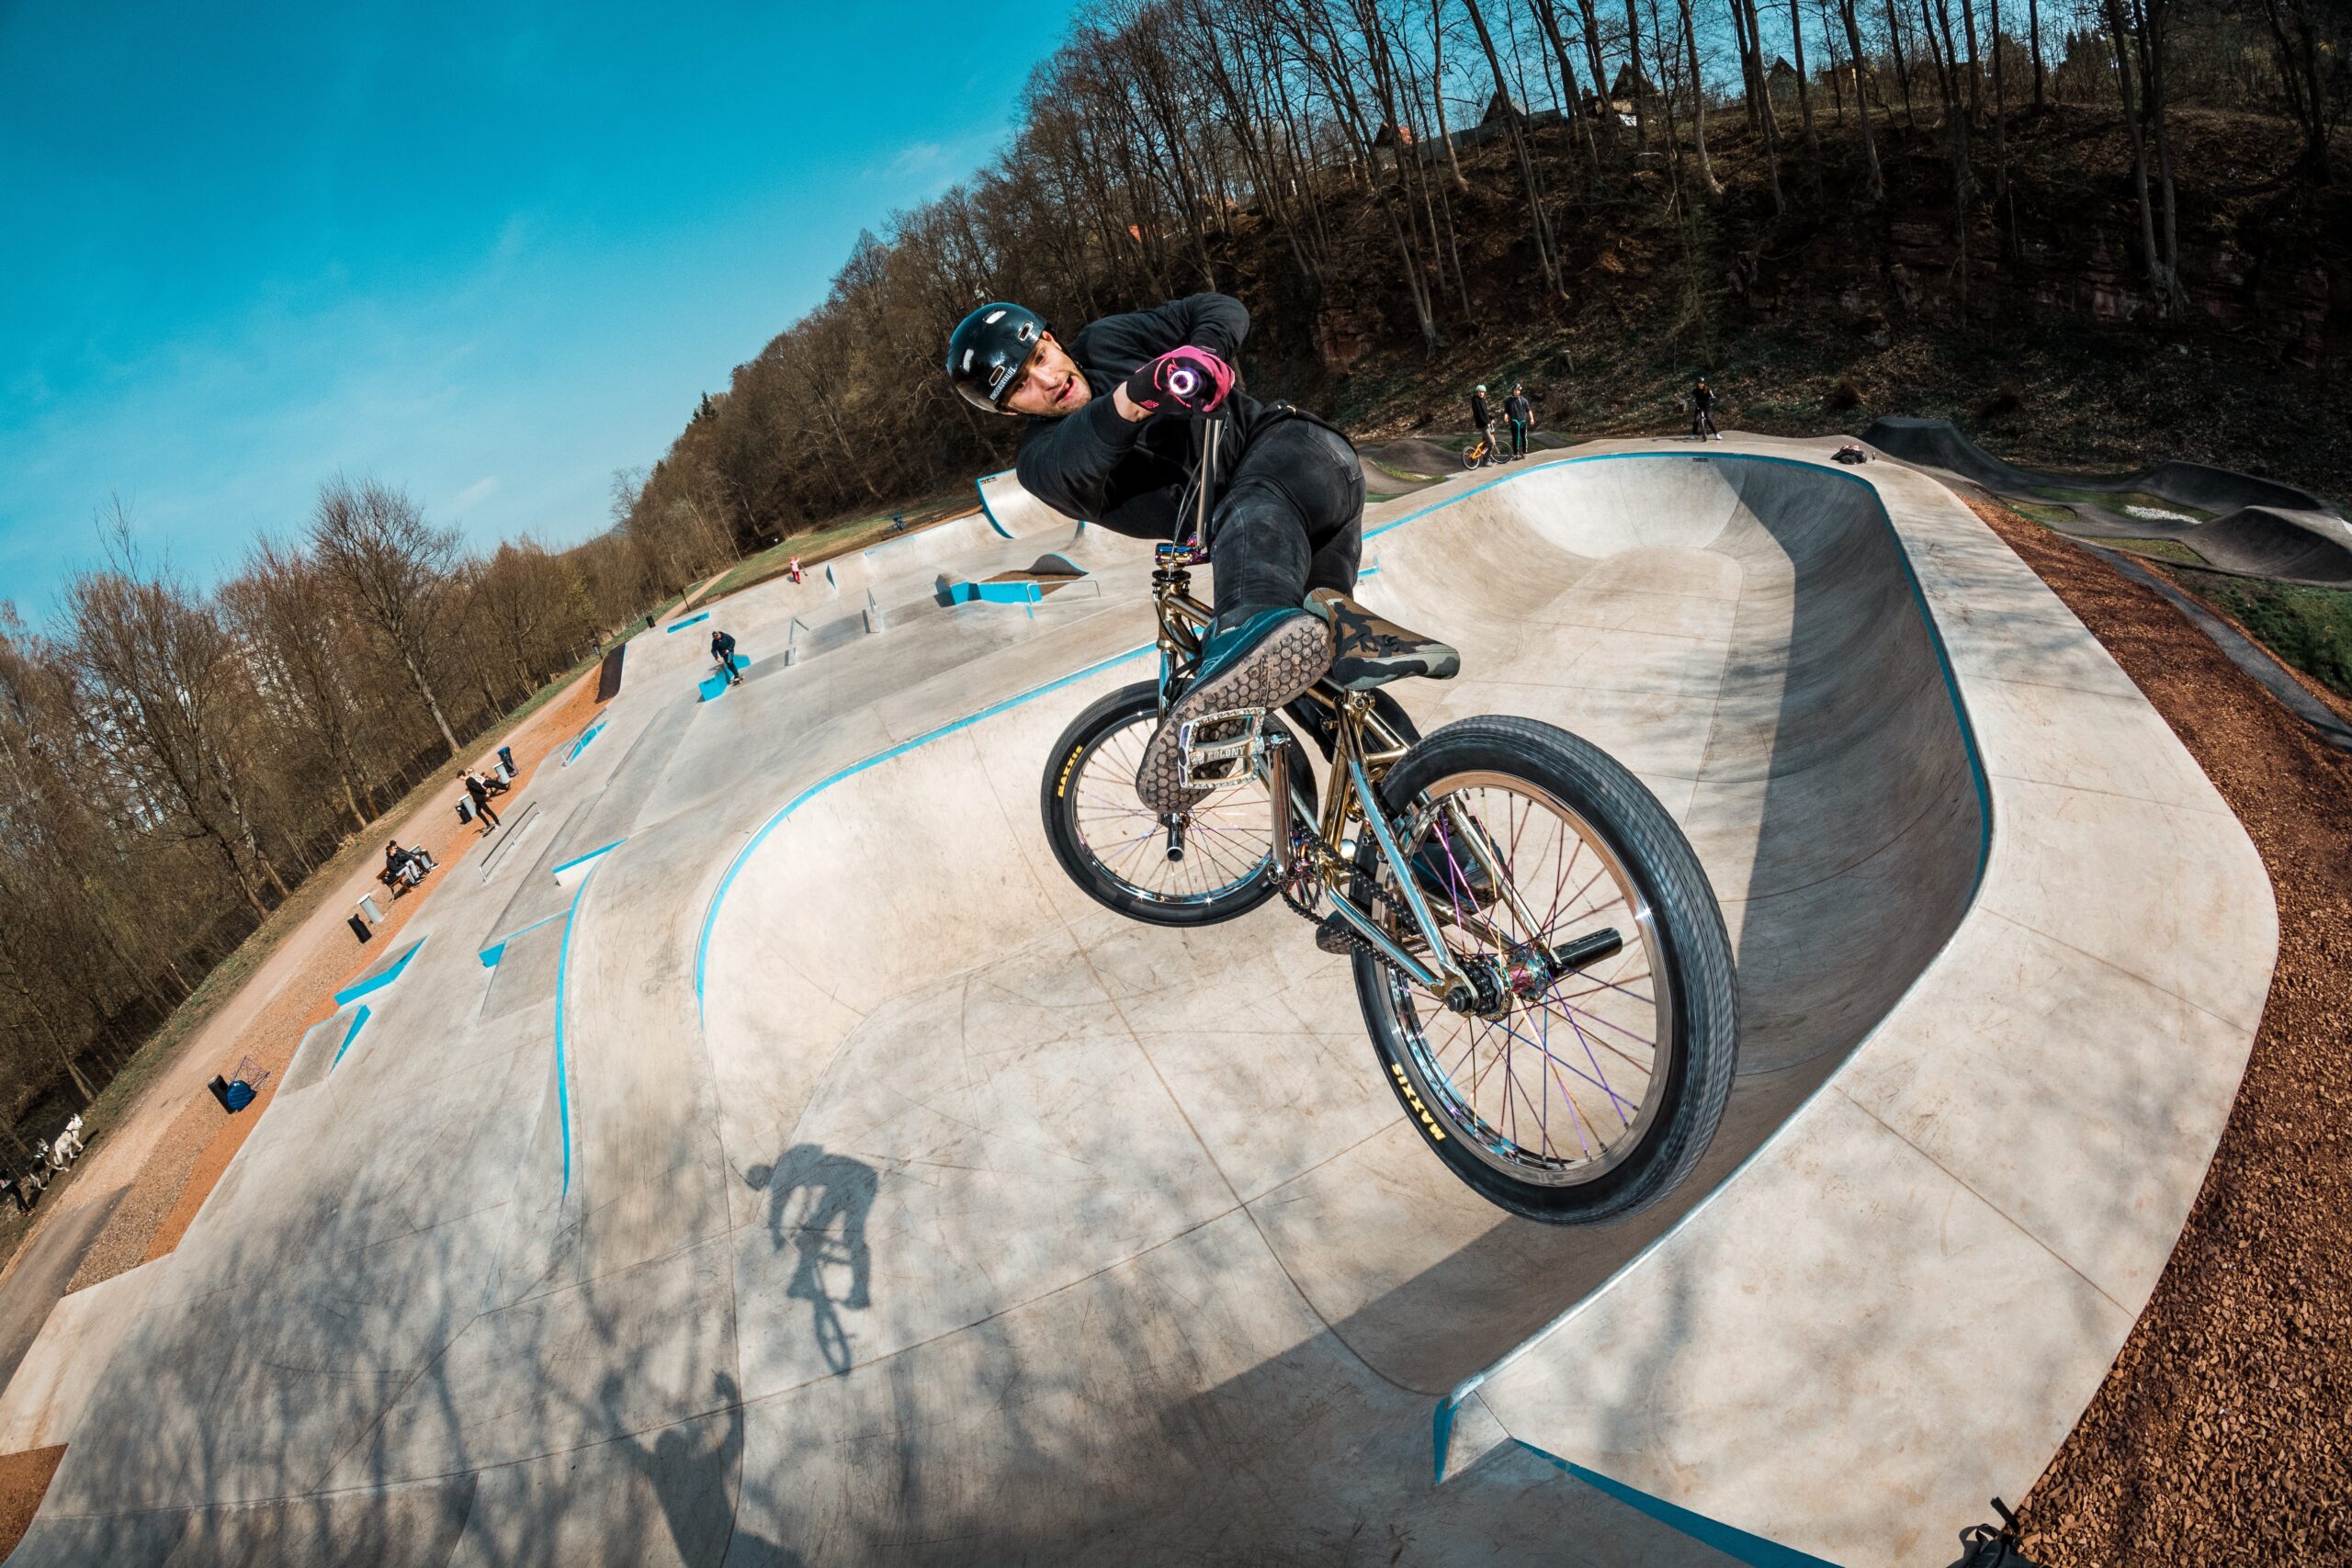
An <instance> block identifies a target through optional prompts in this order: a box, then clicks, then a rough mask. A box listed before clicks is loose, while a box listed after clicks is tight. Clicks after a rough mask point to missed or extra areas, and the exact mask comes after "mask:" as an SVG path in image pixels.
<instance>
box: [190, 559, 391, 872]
mask: <svg viewBox="0 0 2352 1568" xmlns="http://www.w3.org/2000/svg"><path fill="white" fill-rule="evenodd" d="M219 597H220V604H221V607H222V608H223V609H224V610H225V611H226V612H227V613H228V615H229V616H230V617H231V619H232V622H233V623H234V624H235V626H237V628H238V630H239V631H240V632H242V633H243V636H244V638H245V641H246V646H247V647H248V648H249V649H251V650H252V651H253V653H254V657H255V659H256V660H257V661H260V662H262V663H264V664H266V666H267V667H268V668H269V669H270V671H272V673H273V675H274V676H275V678H276V683H277V685H278V686H279V687H281V688H282V690H283V691H284V693H285V695H286V699H287V706H288V709H289V710H290V711H291V713H292V714H293V715H294V717H295V720H296V722H297V724H298V725H299V726H300V728H301V729H303V730H304V731H306V732H307V733H308V735H309V737H310V738H311V740H312V741H313V742H314V743H315V744H316V745H317V747H318V748H319V750H321V751H322V753H323V754H324V755H325V756H326V758H327V760H328V761H329V762H330V763H331V764H332V765H333V767H334V772H335V780H336V783H337V784H340V785H341V787H342V794H343V803H344V808H345V810H346V811H348V812H349V813H350V814H351V820H352V822H353V824H354V825H355V826H356V827H360V828H365V827H366V826H368V821H369V820H370V818H371V817H372V815H373V812H374V801H373V799H372V798H371V799H370V801H369V803H368V808H367V809H365V810H363V809H362V808H361V807H360V804H359V797H360V795H361V794H362V792H363V791H365V790H366V789H367V785H366V784H364V783H363V782H362V778H363V775H364V774H365V773H366V769H365V768H364V767H363V766H362V765H361V763H360V761H359V757H358V754H357V749H356V738H357V734H358V728H359V723H360V719H359V711H358V705H357V704H356V702H355V701H354V699H353V695H352V689H351V681H350V677H349V675H348V674H347V673H346V671H345V661H344V653H345V639H344V637H342V635H341V633H342V631H343V627H342V626H341V625H339V624H338V616H337V615H336V613H335V612H336V608H337V606H336V603H335V597H336V596H335V595H334V593H333V592H330V591H329V589H328V585H327V584H326V582H325V581H323V578H322V573H321V572H320V570H319V568H318V566H317V565H316V563H314V562H312V561H311V560H309V559H307V558H304V557H303V556H302V555H301V554H300V553H299V552H297V551H295V550H291V549H288V548H287V547H285V546H283V545H280V544H277V543H276V542H274V541H272V540H269V539H266V538H264V539H259V540H256V541H255V542H254V547H253V548H252V549H251V550H250V551H248V552H247V553H246V556H245V565H244V570H243V571H242V572H240V573H239V574H238V575H237V576H236V577H233V578H232V579H230V580H229V581H227V582H224V583H222V584H221V585H220V592H219Z"/></svg>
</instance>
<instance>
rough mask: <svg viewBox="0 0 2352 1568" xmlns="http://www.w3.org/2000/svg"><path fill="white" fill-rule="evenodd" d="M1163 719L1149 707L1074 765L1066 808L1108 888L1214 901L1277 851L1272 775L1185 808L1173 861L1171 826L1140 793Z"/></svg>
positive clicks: (1170, 899)
mask: <svg viewBox="0 0 2352 1568" xmlns="http://www.w3.org/2000/svg"><path fill="white" fill-rule="evenodd" d="M1158 726H1159V714H1158V713H1157V712H1156V711H1146V712H1144V713H1141V714H1138V715H1136V716H1135V717H1133V718H1131V719H1129V720H1127V721H1126V722H1125V723H1123V724H1121V725H1119V726H1118V727H1117V728H1114V729H1110V730H1106V731H1104V732H1103V734H1102V735H1101V736H1099V737H1097V738H1096V739H1095V740H1094V741H1093V743H1092V744H1091V745H1090V746H1088V747H1087V749H1086V750H1085V752H1084V753H1083V754H1082V755H1080V758H1079V761H1078V766H1077V767H1076V768H1074V769H1073V770H1071V773H1070V782H1069V794H1068V795H1066V796H1064V797H1063V807H1062V808H1063V810H1064V812H1065V813H1066V814H1067V818H1068V820H1069V827H1070V832H1071V835H1072V836H1073V837H1074V838H1075V839H1076V840H1078V843H1079V847H1080V849H1081V850H1082V851H1083V852H1085V854H1086V857H1087V859H1089V860H1090V861H1091V862H1092V863H1093V865H1094V872H1095V874H1096V875H1097V876H1099V877H1101V878H1102V879H1103V882H1104V883H1106V884H1107V885H1108V886H1112V887H1114V888H1115V889H1117V890H1118V891H1119V892H1121V893H1124V894H1125V895H1126V896H1127V897H1131V898H1139V899H1142V900H1144V901H1145V902H1147V903H1152V904H1170V905H1200V904H1214V903H1216V902H1217V901H1218V900H1219V899H1222V898H1227V897H1232V896H1233V895H1234V894H1236V893H1238V892H1240V891H1241V890H1242V889H1243V888H1245V887H1247V886H1249V885H1250V884H1251V883H1253V882H1255V881H1256V880H1257V879H1258V877H1259V876H1260V874H1261V873H1263V872H1264V870H1265V868H1266V863H1267V861H1268V860H1269V859H1270V858H1271V857H1272V852H1273V845H1272V841H1271V833H1272V829H1271V826H1270V824H1271V822H1272V807H1270V805H1269V804H1268V802H1269V796H1268V793H1267V788H1266V780H1265V776H1264V774H1263V773H1260V774H1259V775H1258V776H1257V777H1254V778H1252V779H1251V780H1250V782H1249V783H1247V784H1237V785H1235V786H1234V787H1233V788H1231V789H1226V790H1219V791H1218V792H1217V793H1216V794H1215V795H1210V796H1209V797H1208V798H1207V799H1206V800H1204V801H1203V802H1201V804H1200V805H1199V806H1197V807H1193V809H1192V810H1191V811H1188V812H1185V813H1184V814H1183V823H1184V858H1183V859H1182V860H1181V861H1170V860H1169V859H1168V853H1167V848H1168V829H1167V827H1166V825H1165V824H1163V823H1162V822H1161V821H1160V819H1159V817H1158V815H1157V814H1155V813H1154V812H1152V811H1151V810H1150V809H1149V808H1148V807H1146V806H1145V805H1144V804H1143V802H1141V801H1140V800H1137V799H1136V769H1137V768H1138V767H1140V766H1141V765H1142V762H1143V748H1144V743H1145V742H1146V741H1147V740H1148V739H1151V732H1152V731H1153V730H1154V729H1155V728H1158Z"/></svg>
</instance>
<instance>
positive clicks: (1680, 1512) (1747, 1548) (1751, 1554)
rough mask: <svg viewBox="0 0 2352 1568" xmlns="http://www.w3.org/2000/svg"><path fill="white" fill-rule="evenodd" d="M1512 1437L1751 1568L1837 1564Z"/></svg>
mask: <svg viewBox="0 0 2352 1568" xmlns="http://www.w3.org/2000/svg"><path fill="white" fill-rule="evenodd" d="M1511 1441H1512V1442H1514V1443H1518V1444H1519V1446H1520V1447H1521V1448H1522V1449H1525V1450H1527V1451H1528V1452H1529V1453H1532V1454H1533V1455H1534V1456H1535V1457H1536V1458H1537V1459H1540V1460H1542V1461H1544V1462H1545V1463H1546V1464H1550V1465H1554V1466H1555V1467H1557V1468H1558V1469H1561V1470H1564V1471H1566V1472H1568V1473H1569V1474H1570V1475H1573V1476H1575V1477H1576V1478H1577V1480H1578V1481H1581V1482H1583V1483H1585V1484H1586V1485H1588V1486H1590V1487H1593V1488H1595V1489H1596V1490H1599V1491H1601V1492H1606V1493H1607V1494H1608V1495H1610V1496H1611V1497H1614V1498H1616V1499H1617V1501H1619V1502H1620V1503H1623V1504H1624V1505H1625V1506H1627V1507H1629V1508H1632V1509H1634V1510H1635V1511H1637V1512H1639V1513H1644V1514H1647V1515H1648V1516H1649V1517H1651V1518H1654V1519H1656V1520H1657V1522H1658V1523H1660V1524H1662V1525H1665V1526H1667V1527H1668V1529H1678V1530H1680V1531H1681V1532H1682V1533H1683V1534H1684V1535H1687V1536H1689V1537H1690V1538H1691V1540H1695V1541H1697V1542H1698V1543H1699V1544H1700V1545H1702V1546H1705V1547H1711V1548H1713V1550H1714V1551H1720V1552H1722V1553H1723V1554H1724V1556H1726V1557H1732V1558H1736V1559H1738V1560H1739V1561H1740V1562H1746V1563H1749V1564H1751V1565H1752V1568H1838V1564H1837V1563H1835V1562H1830V1561H1829V1560H1828V1559H1827V1558H1825V1557H1815V1556H1814V1555H1813V1554H1812V1553H1810V1552H1805V1551H1798V1550H1797V1549H1796V1548H1794V1547H1792V1546H1782V1545H1781V1543H1780V1542H1779V1541H1777V1540H1766V1539H1765V1538H1764V1537H1763V1536H1760V1535H1750V1534H1748V1533H1747V1531H1746V1530H1744V1529H1739V1528H1737V1527H1736V1526H1734V1525H1727V1524H1724V1522H1723V1521H1722V1520H1721V1519H1711V1518H1709V1517H1707V1516H1706V1515H1704V1514H1694V1513H1692V1512H1691V1510H1690V1509H1688V1508H1679V1507H1677V1506H1674V1505H1673V1504H1671V1503H1669V1502H1668V1501H1666V1500H1665V1499H1664V1498H1662V1497H1653V1496H1651V1495H1649V1494H1648V1493H1646V1492H1641V1491H1637V1490H1635V1489H1634V1488H1633V1487H1631V1486H1628V1485H1626V1484H1625V1483H1623V1482H1622V1481H1611V1480H1610V1479H1609V1477H1607V1476H1605V1475H1602V1474H1600V1473H1599V1472H1596V1471H1590V1470H1587V1469H1586V1468H1585V1467H1584V1466H1582V1465H1580V1464H1574V1463H1571V1462H1570V1461H1567V1460H1564V1459H1562V1458H1561V1457H1560V1456H1559V1455H1557V1454H1548V1453H1545V1452H1544V1450H1542V1449H1539V1448H1537V1447H1536V1446H1535V1445H1534V1444H1532V1443H1529V1442H1521V1440H1520V1439H1519V1438H1512V1439H1511Z"/></svg>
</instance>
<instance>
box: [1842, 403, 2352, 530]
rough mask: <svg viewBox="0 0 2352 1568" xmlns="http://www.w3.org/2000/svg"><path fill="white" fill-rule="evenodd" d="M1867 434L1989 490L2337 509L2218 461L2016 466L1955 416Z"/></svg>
mask: <svg viewBox="0 0 2352 1568" xmlns="http://www.w3.org/2000/svg"><path fill="white" fill-rule="evenodd" d="M1862 439H1863V440H1864V441H1866V442H1868V443H1870V445H1871V446H1875V447H1877V448H1878V449H1879V450H1880V451H1882V452H1883V453H1885V454H1886V455H1887V456H1888V457H1898V458H1901V459H1902V460H1903V461H1904V462H1906V463H1917V464H1918V465H1919V466H1920V467H1922V468H1941V469H1943V470H1945V471H1946V472H1947V473H1953V474H1958V475H1959V476H1960V477H1961V478H1962V479H1972V480H1973V481H1975V482H1976V483H1978V484H1981V485H1983V486H1985V488H1986V489H1987V490H1993V491H2001V492H2003V493H2005V494H2009V495H2030V494H2031V493H2032V492H2034V491H2037V490H2041V489H2043V488H2045V487H2049V486H2056V487H2059V488H2061V489H2065V490H2078V491H2146V492H2147V493H2148V494H2150V495H2156V496H2162V497H2163V498H2164V499H2165V500H2167V501H2173V502H2179V503H2180V504H2182V505H2184V506H2194V507H2196V508H2198V509H2199V510H2200V511H2204V512H2230V511H2233V510H2234V509H2236V508H2238V507H2241V506H2261V507H2275V508H2280V509H2284V510H2286V511H2290V512H2313V513H2332V512H2333V510H2334V509H2333V508H2331V507H2329V505H2328V504H2327V502H2324V501H2322V500H2320V499H2319V498H2318V497H2317V496H2314V495H2312V493H2311V492H2310V491H2302V490H2297V489H2296V488H2295V487H2294V486H2292V485H2287V484H2280V483H2279V482H2278V480H2276V479H2262V478H2260V477H2258V476H2256V475H2254V474H2242V473H2239V472H2238V471H2237V470H2235V469H2234V468H2214V467H2213V466H2211V464H2208V463H2187V462H2180V461H2177V460H2175V461H2167V462H2163V463H2158V464H2156V465H2155V466H2154V468H2142V469H2140V470H2138V471H2137V472H2135V473H2130V474H2120V475H2115V476H2113V477H2110V478H2097V477H2087V476H2084V475H2080V474H2053V473H2046V472H2042V471H2041V470H2039V469H2033V468H2014V467H2012V466H2010V465H2009V464H2007V463H2005V462H2003V461H2002V460H2001V459H2000V458H1998V457H1994V456H1992V455H1991V454H1990V453H1988V452H1986V451H1985V449H1984V448H1983V447H1981V446H1977V445H1976V443H1975V442H1973V441H1972V440H1970V439H1969V438H1968V437H1967V436H1966V435H1965V434H1962V432H1961V430H1960V427H1959V426H1958V425H1955V424H1953V423H1952V422H1951V421H1950V420H1948V419H1909V418H1904V417H1900V416H1897V415H1892V414H1889V415H1883V416H1881V417H1880V418H1878V419H1874V420H1872V421H1871V426H1870V428H1869V429H1868V430H1866V431H1864V432H1863V433H1862Z"/></svg>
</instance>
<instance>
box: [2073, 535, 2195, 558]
mask: <svg viewBox="0 0 2352 1568" xmlns="http://www.w3.org/2000/svg"><path fill="white" fill-rule="evenodd" d="M2075 537H2076V538H2078V539H2081V540H2082V541H2083V543H2085V544H2086V545H2104V546H2106V547H2108V548H2109V549H2110V550H2121V551H2123V552H2124V553H2126V554H2127V555H2135V556H2149V557H2153V558H2154V559H2157V560H2168V561H2174V562H2177V564H2179V565H2181V566H2203V565H2204V564H2205V558H2204V557H2203V556H2200V555H2199V554H2198V553H2197V552H2196V551H2195V550H2192V549H2190V548H2189V547H2188V546H2187V545H2184V544H2182V543H2181V542H2180V541H2179V540H2178V539H2106V538H2094V537H2092V536H2089V535H2087V534H2077V535H2076V536H2075Z"/></svg>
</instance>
